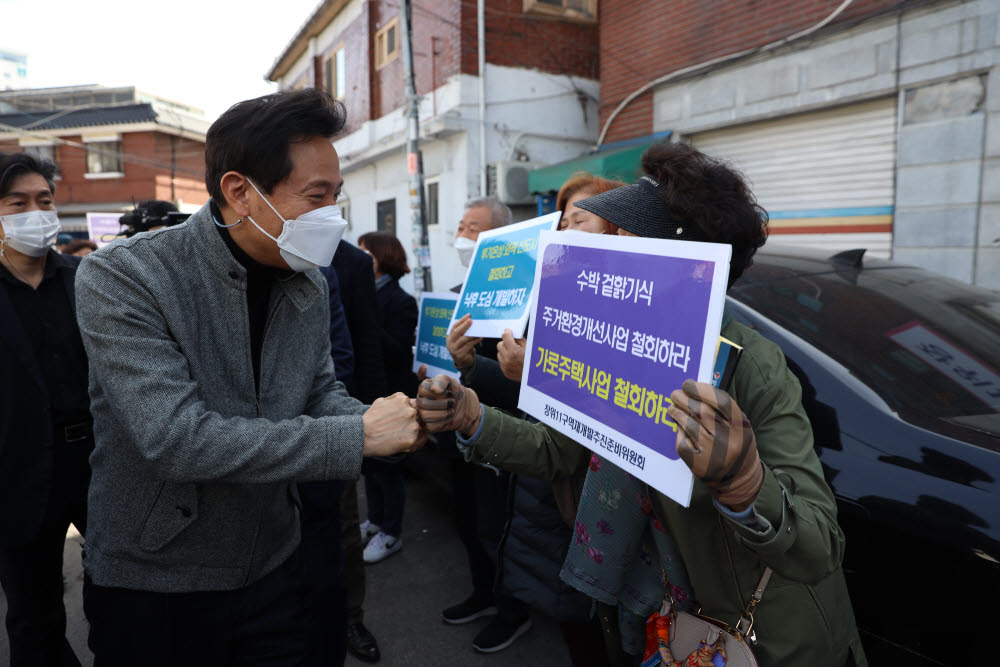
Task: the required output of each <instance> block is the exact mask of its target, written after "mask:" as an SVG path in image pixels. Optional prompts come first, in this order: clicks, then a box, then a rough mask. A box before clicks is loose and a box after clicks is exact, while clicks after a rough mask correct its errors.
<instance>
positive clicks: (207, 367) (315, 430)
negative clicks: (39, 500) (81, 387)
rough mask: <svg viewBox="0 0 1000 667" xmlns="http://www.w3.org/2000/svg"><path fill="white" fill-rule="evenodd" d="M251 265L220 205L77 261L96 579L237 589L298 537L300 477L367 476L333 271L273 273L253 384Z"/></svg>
mask: <svg viewBox="0 0 1000 667" xmlns="http://www.w3.org/2000/svg"><path fill="white" fill-rule="evenodd" d="M246 286H247V282H246V270H245V269H244V268H243V267H242V265H240V264H239V263H238V262H237V261H236V259H235V258H233V256H232V254H231V253H230V251H229V249H228V248H227V247H226V244H225V242H224V241H223V240H222V238H221V237H220V236H219V234H218V232H217V231H216V230H215V229H214V223H213V220H212V213H211V210H210V208H209V206H208V205H206V206H205V207H204V208H202V209H201V210H200V211H198V212H197V213H196V214H194V215H193V216H191V218H190V219H189V220H188V222H186V223H185V224H183V225H179V226H175V227H170V228H167V229H163V230H160V231H156V232H152V233H146V234H139V235H136V236H134V237H132V238H130V239H127V240H125V241H121V242H117V243H114V244H112V245H109V246H107V247H105V248H102V249H101V250H99V251H98V252H95V253H92V254H91V256H90V257H87V258H86V259H85V260H84V261H83V262H82V263H81V265H80V269H79V270H78V272H77V278H76V289H77V304H78V307H77V317H78V320H79V323H80V332H81V334H82V335H83V341H84V345H85V346H86V349H87V354H88V355H89V358H90V401H91V411H92V412H93V415H94V436H95V441H96V446H95V449H94V453H93V456H92V457H91V460H90V462H91V467H92V468H93V477H92V481H91V483H90V496H89V512H88V516H87V535H86V549H85V558H84V565H85V567H86V571H87V573H88V575H89V576H90V578H91V579H92V580H93V581H94V583H96V584H98V585H101V586H115V587H122V588H131V589H139V590H148V591H160V592H182V591H210V590H231V589H235V588H240V587H243V586H245V585H247V584H250V583H253V582H254V581H256V580H258V579H260V578H261V577H263V576H264V575H266V574H267V573H268V572H270V571H272V570H273V569H275V568H276V567H277V566H278V565H280V564H281V563H282V562H283V561H284V560H285V559H286V558H287V557H288V556H289V555H291V553H292V552H293V551H294V550H295V548H296V547H297V546H298V543H299V522H298V510H297V502H298V500H297V495H296V492H295V490H294V484H293V482H295V481H312V480H324V479H353V478H356V477H357V476H358V474H359V472H360V469H361V456H362V449H363V443H364V427H363V424H362V421H361V416H360V415H361V414H362V413H363V412H364V411H365V409H366V406H364V405H363V404H362V403H360V402H358V401H356V400H355V399H353V398H350V397H349V396H348V395H347V392H346V391H345V390H344V386H343V385H342V384H341V383H339V382H337V381H336V378H335V376H334V371H333V362H332V360H331V357H330V338H329V328H330V314H329V303H328V300H327V285H326V281H325V279H324V278H323V277H322V275H321V274H320V273H319V271H307V272H305V273H301V274H296V275H295V276H294V277H292V278H291V279H289V280H286V281H275V283H274V286H273V288H272V290H271V300H270V305H269V307H268V324H267V326H266V330H265V334H264V344H263V353H262V359H261V369H260V392H259V395H257V391H256V390H255V388H254V377H253V368H252V364H251V353H250V332H249V321H248V319H249V318H248V315H247V304H246Z"/></svg>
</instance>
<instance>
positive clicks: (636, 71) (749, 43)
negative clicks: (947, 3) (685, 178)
mask: <svg viewBox="0 0 1000 667" xmlns="http://www.w3.org/2000/svg"><path fill="white" fill-rule="evenodd" d="M841 1H842V0H783V1H781V2H764V1H761V0H672V1H671V2H669V3H663V2H660V1H659V0H600V2H599V5H598V9H599V16H600V24H601V34H600V63H601V73H600V80H601V107H600V109H601V124H602V126H603V124H604V122H605V121H606V120H607V118H608V116H609V115H610V113H611V112H612V111H613V110H614V108H615V107H616V106H618V104H619V103H620V102H621V101H622V99H624V98H625V97H626V96H627V95H629V94H630V93H631V92H632V91H634V90H636V89H638V88H640V87H641V86H643V85H644V84H646V83H648V82H649V81H652V80H654V79H657V78H659V77H661V76H663V75H665V74H669V73H670V72H673V71H675V70H679V69H682V68H685V67H689V66H691V65H696V64H698V63H701V62H705V61H708V60H712V59H714V58H718V57H721V56H725V55H728V54H730V53H736V52H739V51H742V50H744V49H748V48H753V47H756V46H763V45H764V44H768V43H770V42H773V41H777V40H779V39H782V38H784V37H787V36H789V35H792V34H794V33H796V32H799V31H800V30H805V29H807V28H809V27H811V26H813V25H815V24H816V23H818V22H819V21H821V20H822V19H824V18H826V16H828V15H829V14H830V13H832V12H833V11H834V10H835V9H836V8H837V7H838V6H839V5H840V4H841ZM899 4H900V0H856V2H854V3H853V4H852V5H851V6H850V7H848V8H847V10H846V11H845V12H844V13H843V14H841V15H840V16H839V17H837V20H836V21H834V22H833V23H832V24H831V25H832V26H834V28H835V27H836V26H838V25H839V26H844V25H849V24H853V23H856V22H858V21H860V20H863V19H865V18H868V17H871V16H874V15H876V14H880V13H882V12H885V11H889V10H892V9H893V8H895V7H896V6H897V5H899ZM829 29H830V26H827V27H826V28H825V30H829ZM637 45H641V47H640V48H637ZM652 127H653V98H652V91H650V92H649V93H647V94H645V95H643V96H642V97H640V98H638V99H636V100H635V101H634V102H632V103H631V104H630V105H629V106H628V107H626V109H625V110H624V111H623V112H622V113H621V114H619V116H618V118H617V119H616V120H615V123H614V125H612V127H611V129H610V130H609V132H608V135H607V137H606V139H605V141H608V142H611V141H618V140H621V139H628V138H632V137H638V136H645V135H647V134H650V133H651V132H652V131H653V129H652Z"/></svg>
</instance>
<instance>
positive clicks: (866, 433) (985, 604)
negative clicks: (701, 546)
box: [728, 248, 1000, 665]
mask: <svg viewBox="0 0 1000 667" xmlns="http://www.w3.org/2000/svg"><path fill="white" fill-rule="evenodd" d="M728 308H729V310H730V311H731V312H732V313H733V315H734V317H735V318H736V319H737V320H739V321H741V322H743V323H744V324H747V325H749V326H750V327H752V328H754V329H756V330H758V331H759V332H760V333H761V334H763V335H764V336H765V337H767V338H768V339H770V340H772V341H774V342H775V343H777V344H778V345H779V346H780V347H781V349H782V350H783V351H784V353H785V356H786V358H787V359H788V365H789V367H790V368H791V369H792V371H793V372H794V373H795V374H796V375H797V376H798V378H799V380H800V381H801V383H802V393H803V404H804V406H805V409H806V412H807V413H808V415H809V419H810V421H811V422H812V427H813V433H814V435H815V441H816V451H817V453H818V454H819V458H820V461H821V462H822V465H823V469H824V472H825V473H826V479H827V481H828V482H829V483H830V486H831V487H832V488H833V491H834V494H835V495H836V497H837V503H838V508H839V520H840V525H841V526H842V528H843V530H844V533H845V534H846V536H847V551H846V556H845V561H844V570H845V573H846V576H847V581H848V585H849V587H850V591H851V599H852V602H853V604H854V609H855V614H856V616H857V620H858V625H859V628H860V629H861V634H862V638H863V640H864V642H865V648H866V651H867V652H868V657H869V660H870V661H871V663H872V664H873V665H903V664H905V665H923V664H926V665H940V664H945V665H952V664H963V665H964V664H989V663H991V662H993V661H994V660H996V657H995V656H994V657H993V658H990V655H992V654H993V651H992V649H993V644H992V639H993V633H994V632H1000V604H998V602H997V600H996V596H997V594H998V593H1000V292H994V291H989V290H984V289H978V288H975V287H970V286H969V285H965V284H962V283H959V282H956V281H954V280H951V279H948V278H945V277H943V276H940V275H936V274H933V273H930V272H928V271H925V270H922V269H920V268H916V267H912V266H904V265H901V264H896V263H893V262H888V261H881V260H877V259H871V258H867V257H865V256H864V251H863V250H854V251H848V252H844V253H839V254H837V255H834V256H832V257H831V256H824V255H821V254H816V253H814V252H809V251H798V250H787V251H786V250H783V249H780V248H778V249H775V250H773V251H769V252H761V253H759V254H758V255H757V256H756V258H755V263H754V265H753V266H752V267H751V268H750V269H748V270H747V272H746V274H745V275H744V276H743V277H742V278H740V280H739V281H738V282H737V283H736V285H734V287H733V288H732V289H731V290H730V293H729V300H728ZM761 604H762V605H763V604H767V599H766V596H765V599H764V600H762V601H761Z"/></svg>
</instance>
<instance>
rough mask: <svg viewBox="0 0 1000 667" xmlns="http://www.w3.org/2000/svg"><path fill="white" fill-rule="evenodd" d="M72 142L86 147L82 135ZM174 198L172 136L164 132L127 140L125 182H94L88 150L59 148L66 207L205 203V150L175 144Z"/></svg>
mask: <svg viewBox="0 0 1000 667" xmlns="http://www.w3.org/2000/svg"><path fill="white" fill-rule="evenodd" d="M62 138H63V139H66V140H68V141H72V142H81V138H80V137H79V136H73V135H66V136H63V137H62ZM173 143H174V157H175V158H176V167H175V169H174V178H175V181H174V188H173V192H174V196H171V188H170V183H171V137H170V136H169V135H166V134H163V133H160V132H130V133H127V134H124V135H122V153H123V155H124V156H125V160H124V164H123V170H124V173H125V175H124V176H123V177H120V178H107V179H88V178H86V177H85V174H86V173H87V157H86V150H85V149H84V148H79V147H77V146H67V145H62V146H58V147H57V149H56V161H57V162H58V163H59V173H60V176H61V180H60V181H59V183H58V185H57V187H58V192H59V195H58V201H59V203H60V204H86V203H107V202H129V201H131V200H132V198H133V197H134V198H135V200H136V201H139V200H140V199H165V200H168V201H169V200H172V199H183V200H184V201H185V202H189V203H196V204H201V203H203V202H204V201H206V200H207V199H208V192H207V191H206V189H205V145H204V143H202V142H199V141H191V140H189V139H183V138H180V137H177V138H175V139H173Z"/></svg>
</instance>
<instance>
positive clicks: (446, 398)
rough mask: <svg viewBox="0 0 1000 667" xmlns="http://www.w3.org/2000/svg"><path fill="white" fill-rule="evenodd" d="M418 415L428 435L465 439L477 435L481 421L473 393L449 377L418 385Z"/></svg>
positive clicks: (477, 398)
mask: <svg viewBox="0 0 1000 667" xmlns="http://www.w3.org/2000/svg"><path fill="white" fill-rule="evenodd" d="M417 412H418V414H419V416H420V421H421V422H423V424H424V426H425V427H426V428H427V430H428V431H430V432H431V433H439V432H441V431H458V432H459V433H461V434H462V435H464V436H470V435H472V434H473V433H475V432H476V429H477V428H479V420H480V418H481V417H482V410H481V409H480V407H479V396H477V395H476V392H474V391H473V390H472V389H469V388H468V387H463V386H462V385H461V383H460V382H459V381H458V380H456V379H455V378H453V377H451V376H450V375H438V376H437V377H435V378H433V379H427V380H424V381H423V382H421V383H420V388H419V389H418V390H417Z"/></svg>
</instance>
